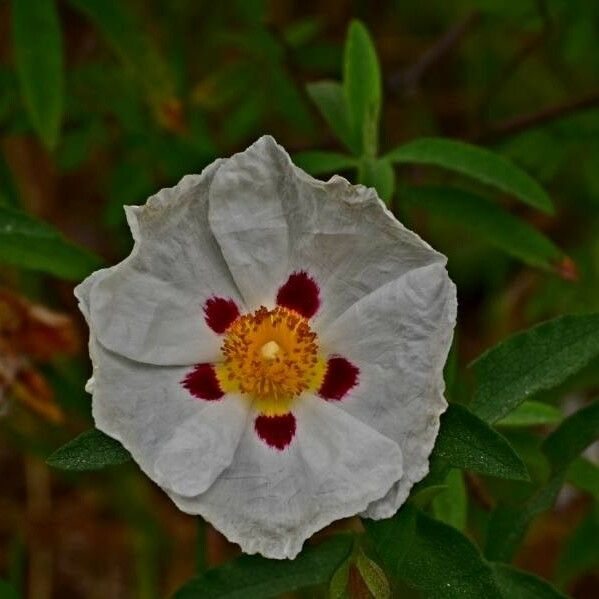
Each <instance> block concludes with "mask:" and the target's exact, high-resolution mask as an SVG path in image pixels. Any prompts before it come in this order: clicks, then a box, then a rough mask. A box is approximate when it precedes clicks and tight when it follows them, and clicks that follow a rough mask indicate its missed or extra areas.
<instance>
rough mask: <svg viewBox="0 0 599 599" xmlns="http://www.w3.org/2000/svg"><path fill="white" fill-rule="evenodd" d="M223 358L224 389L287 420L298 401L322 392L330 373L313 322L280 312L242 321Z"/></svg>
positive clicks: (234, 327)
mask: <svg viewBox="0 0 599 599" xmlns="http://www.w3.org/2000/svg"><path fill="white" fill-rule="evenodd" d="M222 353H223V356H224V358H225V359H224V362H222V363H220V364H218V365H217V366H216V373H217V377H218V379H219V383H220V385H221V387H222V389H223V390H224V391H229V392H238V393H243V394H245V395H248V396H249V397H250V398H251V399H253V400H254V401H255V402H256V404H257V406H256V407H257V409H258V410H259V411H260V412H261V413H263V414H266V415H269V416H274V415H280V414H286V413H287V412H289V408H290V404H291V402H292V401H293V399H295V398H296V397H297V396H298V395H300V394H301V393H303V392H304V391H311V390H316V389H318V388H319V386H320V384H321V383H322V380H323V378H324V374H325V370H326V363H325V362H324V360H323V359H321V358H320V357H319V355H318V338H317V336H316V333H314V331H312V329H311V328H310V324H309V322H308V320H307V319H306V318H304V317H303V316H301V315H300V314H298V313H297V312H295V311H294V310H290V309H288V308H283V307H280V306H278V307H276V308H274V309H273V310H268V309H267V308H265V307H264V306H262V307H260V308H259V309H258V310H256V311H255V312H253V313H252V314H245V315H243V316H240V317H239V318H237V319H236V320H235V321H234V322H233V324H231V326H230V327H229V328H228V329H227V333H226V336H225V340H224V342H223V345H222Z"/></svg>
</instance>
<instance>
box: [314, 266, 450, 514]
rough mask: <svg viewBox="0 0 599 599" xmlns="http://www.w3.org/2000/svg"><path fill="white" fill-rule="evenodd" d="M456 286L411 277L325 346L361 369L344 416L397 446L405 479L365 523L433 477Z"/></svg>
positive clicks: (426, 273) (434, 276) (352, 316)
mask: <svg viewBox="0 0 599 599" xmlns="http://www.w3.org/2000/svg"><path fill="white" fill-rule="evenodd" d="M456 305H457V304H456V294H455V286H454V285H453V283H452V282H451V281H450V279H449V277H448V276H447V272H446V270H445V267H444V266H443V264H433V265H430V266H426V267H422V268H419V269H416V270H412V271H410V272H408V273H406V274H405V275H403V276H402V277H400V278H399V279H397V280H395V281H392V282H390V283H388V284H386V285H384V286H383V287H380V288H379V289H377V290H376V291H374V292H373V293H371V294H370V295H368V296H366V297H364V298H363V299H362V300H360V301H359V302H357V303H356V304H354V305H353V306H351V307H350V308H349V309H348V310H346V311H345V312H344V313H343V314H342V315H341V316H340V317H339V318H338V319H337V320H336V321H335V322H334V323H332V324H331V325H330V326H329V327H328V328H327V329H326V330H324V331H322V334H321V337H320V340H321V343H322V345H323V347H324V348H325V350H326V351H327V352H331V353H340V354H342V355H343V356H344V357H346V358H347V359H349V360H350V361H351V362H353V363H354V364H355V365H357V366H358V367H359V369H360V375H359V383H358V385H357V386H356V387H355V388H354V389H352V390H351V391H350V392H349V394H348V396H347V397H345V398H344V399H343V401H341V402H340V403H339V407H340V409H342V410H344V411H346V412H347V413H349V414H351V415H352V416H354V417H355V418H357V419H358V420H360V421H362V422H363V423H365V424H366V425H367V426H369V427H372V428H373V429H374V430H377V431H378V432H379V433H381V434H382V435H385V436H386V437H388V438H389V439H392V440H393V441H395V442H396V443H397V444H398V445H399V446H400V447H401V451H402V454H403V469H404V473H403V476H402V478H401V480H399V481H398V482H397V484H396V485H395V486H394V487H393V488H392V489H391V490H390V492H389V494H388V495H387V496H386V497H385V498H384V499H382V500H379V501H376V502H374V503H373V504H371V505H370V506H369V507H368V509H367V510H366V511H365V512H364V515H366V516H369V517H372V518H386V517H389V516H391V515H392V514H393V513H395V511H396V510H397V508H398V507H399V506H400V505H401V504H402V503H403V501H404V500H405V498H406V497H407V495H408V493H409V491H410V488H411V487H412V485H413V484H414V483H415V482H417V481H419V480H420V479H421V478H423V477H424V475H425V474H426V473H427V472H428V458H429V455H430V452H431V450H432V448H433V445H434V442H435V438H436V436H437V432H438V429H439V417H440V416H441V414H442V413H443V412H444V411H445V409H446V406H447V403H446V401H445V399H444V397H443V391H444V381H443V365H444V364H445V360H446V358H447V353H448V351H449V347H450V344H451V339H452V335H453V329H454V326H455V318H456Z"/></svg>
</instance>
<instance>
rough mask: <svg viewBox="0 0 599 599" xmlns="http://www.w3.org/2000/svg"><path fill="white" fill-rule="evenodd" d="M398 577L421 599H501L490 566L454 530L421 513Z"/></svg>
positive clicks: (474, 548)
mask: <svg viewBox="0 0 599 599" xmlns="http://www.w3.org/2000/svg"><path fill="white" fill-rule="evenodd" d="M398 571H399V577H400V579H401V580H403V581H405V582H406V583H407V584H408V585H410V586H411V587H413V588H415V589H417V590H418V591H420V592H421V593H422V594H423V595H424V596H426V597H431V598H433V599H434V598H438V599H441V598H443V599H452V598H454V597H455V598H456V599H458V598H459V599H480V598H481V597H484V598H485V599H502V596H501V594H500V592H499V589H498V588H497V584H496V581H495V576H494V572H493V570H492V568H491V566H490V565H489V564H488V563H487V562H486V560H485V559H484V558H483V556H482V555H481V554H480V551H479V550H478V548H477V547H476V546H475V545H474V544H473V543H472V542H471V541H470V540H469V539H468V538H467V537H465V536H464V535H463V534H462V533H460V532H459V531H458V530H456V529H455V528H453V527H451V526H448V525H447V524H443V523H442V522H439V521H438V520H434V519H432V518H430V517H429V516H426V515H424V514H423V513H418V514H417V516H416V530H415V534H414V536H413V537H412V539H411V540H410V547H409V550H408V551H407V552H406V553H405V556H404V559H403V560H402V562H401V564H400V565H399V567H398Z"/></svg>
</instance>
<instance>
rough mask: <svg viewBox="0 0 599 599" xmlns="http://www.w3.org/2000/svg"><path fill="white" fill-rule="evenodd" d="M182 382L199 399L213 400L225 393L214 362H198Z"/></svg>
mask: <svg viewBox="0 0 599 599" xmlns="http://www.w3.org/2000/svg"><path fill="white" fill-rule="evenodd" d="M181 384H182V385H183V386H184V387H185V388H186V389H187V390H188V391H189V392H190V393H191V394H192V395H193V396H194V397H197V398H198V399H206V400H208V401H212V400H215V399H220V398H221V397H222V396H223V395H224V393H223V390H222V389H221V388H220V384H219V382H218V378H216V371H215V370H214V366H212V364H197V365H196V366H195V368H194V369H193V370H192V371H191V372H190V373H189V374H188V375H187V376H186V377H185V378H184V379H183V380H182V381H181Z"/></svg>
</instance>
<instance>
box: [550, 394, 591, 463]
mask: <svg viewBox="0 0 599 599" xmlns="http://www.w3.org/2000/svg"><path fill="white" fill-rule="evenodd" d="M597 438H599V400H595V401H594V402H592V403H591V404H589V405H588V406H585V407H584V408H582V409H580V410H578V411H577V412H575V413H574V414H572V415H571V416H568V418H566V419H565V420H564V421H563V422H562V423H561V424H560V425H559V426H558V427H557V428H556V429H555V430H554V431H553V432H552V433H551V434H550V435H549V436H548V437H546V438H545V440H544V441H543V445H542V449H543V451H544V452H545V455H546V456H547V457H548V458H549V461H550V462H551V465H552V466H553V469H554V470H555V471H561V470H563V469H564V468H567V467H568V466H569V465H570V463H571V462H572V461H573V460H574V459H575V458H577V457H578V456H579V455H580V454H581V453H582V452H583V451H584V450H585V449H586V448H587V447H588V446H589V445H590V444H591V443H593V442H594V441H596V440H597Z"/></svg>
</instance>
